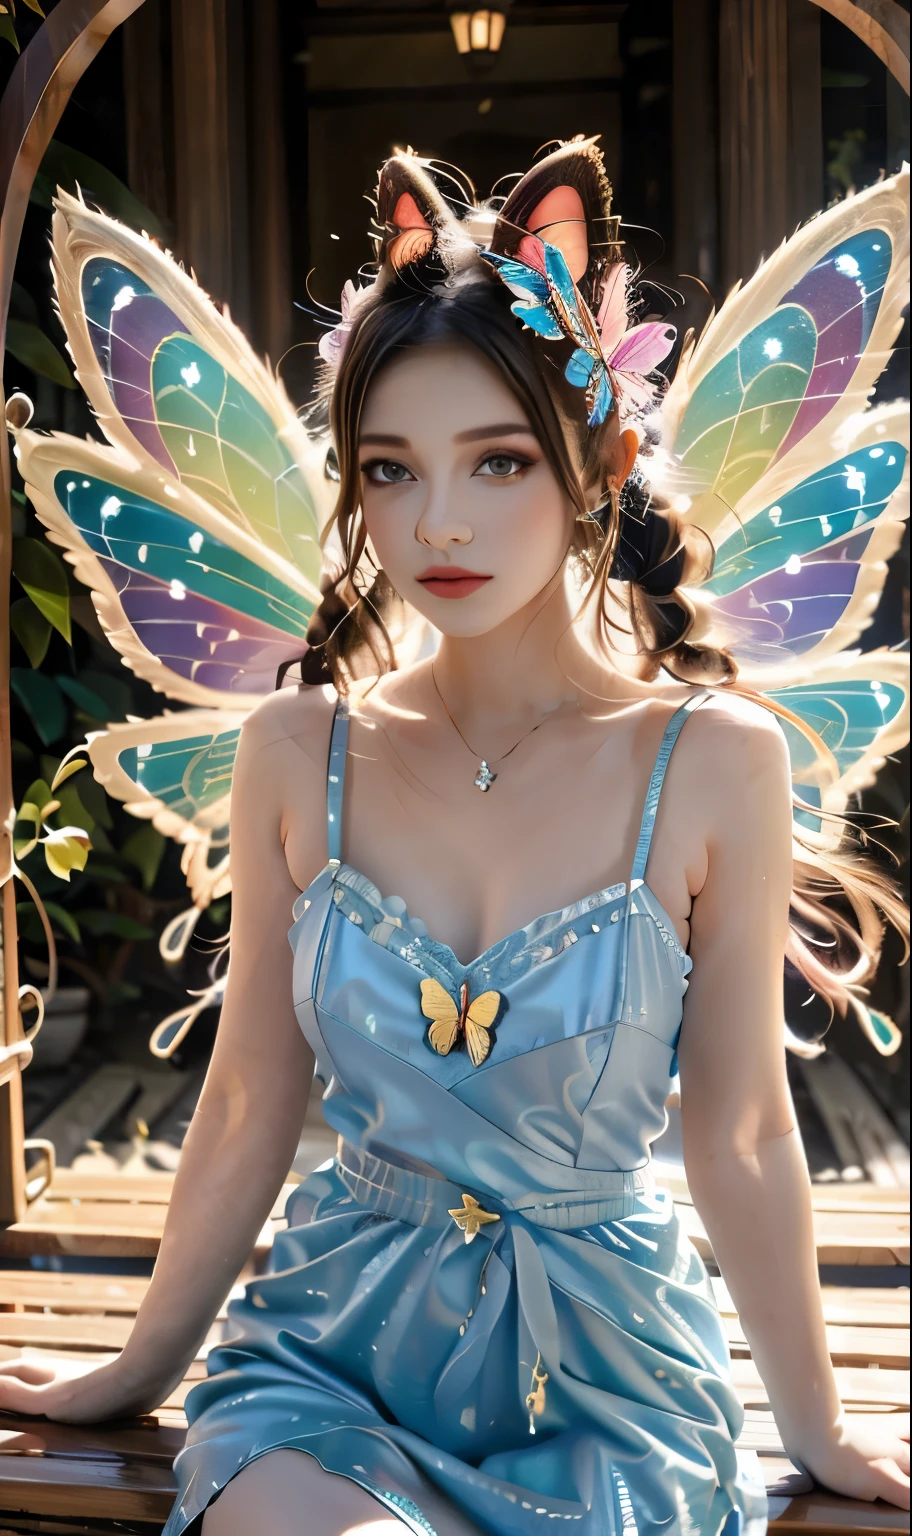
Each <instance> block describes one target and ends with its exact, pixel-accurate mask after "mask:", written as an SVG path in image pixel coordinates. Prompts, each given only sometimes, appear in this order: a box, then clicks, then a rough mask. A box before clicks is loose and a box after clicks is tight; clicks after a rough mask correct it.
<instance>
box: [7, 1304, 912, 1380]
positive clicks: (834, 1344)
mask: <svg viewBox="0 0 912 1536" xmlns="http://www.w3.org/2000/svg"><path fill="white" fill-rule="evenodd" d="M725 1331H726V1333H727V1335H728V1346H729V1349H730V1350H731V1351H732V1354H733V1355H734V1356H737V1357H739V1358H744V1357H745V1356H749V1355H750V1346H749V1345H748V1342H747V1340H746V1338H745V1336H744V1330H743V1329H742V1327H741V1323H740V1321H739V1320H738V1318H734V1317H730V1318H726V1319H725ZM0 1336H2V1319H0ZM827 1347H828V1349H829V1351H830V1359H831V1360H832V1362H833V1364H834V1365H857V1366H869V1365H884V1366H889V1367H891V1368H892V1369H893V1370H896V1371H907V1370H908V1369H909V1331H908V1329H906V1328H845V1327H840V1326H839V1325H838V1324H837V1325H834V1324H828V1325H827Z"/></svg>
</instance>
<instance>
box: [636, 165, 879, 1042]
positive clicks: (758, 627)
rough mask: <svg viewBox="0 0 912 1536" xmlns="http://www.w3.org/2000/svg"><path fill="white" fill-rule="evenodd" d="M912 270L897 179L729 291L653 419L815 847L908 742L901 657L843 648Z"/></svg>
mask: <svg viewBox="0 0 912 1536" xmlns="http://www.w3.org/2000/svg"><path fill="white" fill-rule="evenodd" d="M908 269H909V235H908V173H907V171H903V172H902V173H901V174H900V175H898V176H896V177H893V178H891V179H890V180H889V181H885V182H882V183H880V184H879V185H878V186H875V187H872V188H870V189H869V190H868V191H866V192H863V193H861V194H859V195H858V196H857V197H854V198H851V199H847V200H846V201H845V202H844V203H840V204H838V205H837V206H836V207H834V208H832V209H830V210H828V211H827V212H826V213H824V214H821V215H820V216H819V217H818V218H816V219H814V220H813V221H812V222H811V223H809V224H808V225H806V226H805V227H804V228H803V229H802V230H800V231H799V232H798V234H797V235H795V236H794V237H793V238H792V239H791V240H789V241H787V242H786V243H785V244H784V245H783V246H782V247H781V248H780V249H779V250H778V251H777V252H776V253H775V255H774V256H772V257H771V258H770V259H769V260H768V261H767V262H765V263H764V264H763V266H761V268H760V269H759V271H758V272H757V273H756V275H755V276H754V277H753V278H752V279H751V281H750V282H749V283H747V284H746V285H745V287H743V288H741V289H739V290H736V291H735V292H734V293H733V294H732V295H731V296H730V297H729V298H728V299H727V300H726V302H725V304H724V305H723V306H722V308H721V310H720V312H719V314H718V315H717V316H716V317H715V318H714V319H712V320H711V321H710V323H709V325H708V326H707V328H706V330H705V331H704V333H703V335H702V336H701V337H700V339H699V342H697V343H696V345H694V344H693V343H692V342H691V344H690V346H689V348H686V349H685V353H684V355H683V357H682V362H681V365H680V366H679V369H678V373H677V375H676V377H675V380H674V382H673V384H672V386H671V388H670V390H669V392H668V394H667V396H666V398H665V401H664V404H663V407H662V420H663V453H664V462H663V463H661V462H660V464H659V469H658V472H657V474H656V475H655V480H656V483H657V485H658V486H659V488H660V489H661V490H663V491H664V492H665V494H666V495H668V496H669V497H670V499H671V504H672V505H673V506H675V507H676V508H677V509H678V510H679V511H681V512H683V513H684V515H685V516H686V517H687V519H688V520H689V521H692V522H693V523H695V524H697V525H699V526H700V527H702V528H704V529H705V530H706V531H707V532H708V533H709V535H710V536H711V538H712V540H713V544H714V546H715V551H716V559H715V567H714V571H713V575H712V578H711V580H710V581H709V582H708V583H707V584H706V585H705V586H704V587H702V588H701V589H700V593H701V594H702V595H703V596H705V597H708V598H709V600H710V602H711V609H710V614H709V623H710V627H709V631H708V634H707V638H708V639H710V640H711V641H713V642H714V643H718V644H723V645H727V646H728V648H729V650H730V651H731V653H732V655H733V657H734V659H735V661H736V662H737V663H738V667H739V682H740V684H741V685H742V686H744V687H745V688H747V689H749V690H752V691H754V692H756V693H759V694H762V695H765V696H766V697H767V699H768V700H769V701H770V703H771V705H772V706H773V707H774V708H775V709H776V710H777V711H778V712H779V713H780V717H781V718H782V720H783V725H784V729H785V733H786V737H787V739H788V743H789V748H790V751H791V756H792V766H793V776H794V781H795V787H796V791H797V793H798V795H799V796H800V798H801V799H802V801H804V802H805V804H806V805H808V806H809V807H811V809H810V810H808V811H805V812H802V813H801V817H800V820H801V821H802V822H803V823H804V825H805V827H806V828H807V829H808V830H810V831H811V832H813V833H815V834H818V835H822V834H824V833H825V831H826V830H827V824H826V823H825V822H824V821H822V820H821V818H820V817H817V816H814V814H813V808H819V809H823V810H826V811H833V812H837V813H838V812H841V811H842V810H844V809H845V807H846V804H847V802H848V798H849V796H850V795H852V794H854V793H856V792H857V791H859V790H861V789H864V788H865V787H866V786H868V785H870V784H871V783H872V782H873V779H874V777H875V775H876V773H877V770H878V768H879V767H880V766H881V765H882V763H883V761H884V759H885V757H886V756H887V755H888V754H889V753H890V752H892V751H895V750H896V749H897V748H899V747H900V746H902V745H903V743H904V742H905V741H906V740H907V739H908V728H909V710H908V664H907V659H906V657H905V656H904V655H902V654H898V653H896V652H892V651H888V650H874V651H869V652H867V653H862V652H861V651H856V650H852V649H850V647H853V646H854V645H855V643H856V642H857V641H858V639H859V637H860V635H861V634H862V633H863V631H864V630H865V629H866V628H867V627H868V626H869V625H870V624H871V622H872V619H873V616H874V614H875V611H876V609H877V605H878V602H879V599H880V595H881V592H882V589H883V584H884V579H885V576H886V569H887V561H888V559H889V557H890V555H891V554H892V553H893V552H894V551H895V550H896V548H897V547H898V545H899V542H900V539H901V536H902V523H903V520H904V519H905V517H906V516H907V515H908V447H909V439H908V406H907V405H906V404H905V403H903V402H899V403H895V404H889V405H883V406H878V407H875V408H870V407H869V397H870V395H871V393H872V392H873V389H874V386H875V384H876V382H877V379H878V377H879V375H880V373H881V372H882V370H883V368H884V366H885V364H886V362H887V361H888V359H889V355H890V347H891V345H892V343H893V341H894V340H895V337H896V335H897V332H898V330H899V326H900V324H901V314H902V308H903V305H904V304H905V303H906V300H907V283H908ZM870 1032H871V1035H872V1038H873V1039H874V1040H875V1043H876V1044H878V1046H879V1047H880V1048H881V1049H884V1048H885V1040H884V1039H883V1038H879V1037H878V1032H877V1030H876V1029H875V1028H873V1026H872V1029H871V1031H870ZM895 1043H896V1042H895V1037H894V1036H892V1035H891V1036H890V1039H889V1042H888V1044H889V1048H893V1046H894V1045H895Z"/></svg>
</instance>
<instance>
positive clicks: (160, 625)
mask: <svg viewBox="0 0 912 1536" xmlns="http://www.w3.org/2000/svg"><path fill="white" fill-rule="evenodd" d="M16 451H17V455H18V458H19V465H20V468H21V471H22V474H23V478H24V479H25V481H26V483H27V485H28V488H29V496H30V498H31V500H32V501H33V503H34V505H35V507H36V510H37V512H38V515H39V517H40V518H41V520H42V522H43V523H44V524H45V526H46V527H47V529H48V532H49V534H50V537H51V539H52V540H53V542H54V543H56V544H59V545H60V546H61V547H62V548H63V550H64V553H65V556H66V558H67V559H68V560H69V561H70V563H71V564H72V565H73V566H74V568H75V571H76V574H77V576H78V577H79V579H80V581H82V582H84V583H85V585H86V586H88V587H89V588H90V589H91V591H92V594H93V598H94V602H95V607H96V609H97V611H98V615H99V618H100V620H101V623H102V625H103V627H104V629H105V631H106V633H107V634H108V636H109V638H110V640H111V643H112V644H113V645H114V646H115V647H116V649H117V650H118V651H119V652H120V653H121V655H122V656H123V657H124V659H125V660H126V661H127V663H128V665H129V666H130V667H131V669H132V670H133V671H134V672H135V673H136V674H137V675H138V676H140V677H143V678H145V679H146V680H147V681H148V682H150V683H151V684H152V686H153V687H154V688H157V689H159V690H160V691H162V692H165V693H167V694H168V695H169V696H170V697H171V698H174V699H180V700H183V701H185V702H187V703H190V704H199V705H209V706H217V705H219V704H223V703H224V704H226V705H228V706H234V707H237V706H238V705H239V704H241V703H242V702H243V703H246V704H248V705H252V704H253V703H254V702H255V701H256V699H257V698H258V697H259V696H260V695H261V694H263V693H266V692H269V691H271V690H272V688H273V687H274V686H275V677H276V671H277V668H278V666H279V665H280V664H281V662H283V661H288V660H294V659H295V658H297V657H300V656H301V654H302V653H303V651H304V649H305V647H306V640H305V637H306V633H307V626H308V623H309V621H310V617H311V615H312V613H313V611H314V608H315V606H316V604H317V603H318V602H319V600H320V595H319V589H318V588H317V587H316V586H315V585H312V584H311V582H310V581H309V579H308V578H307V577H306V576H305V575H304V574H303V573H302V572H301V571H300V570H299V569H298V568H297V567H296V566H294V565H292V564H291V563H290V562H289V561H287V560H284V559H282V557H281V556H279V555H277V554H275V553H274V552H273V551H272V550H270V549H268V548H267V547H265V546H264V545H263V544H261V543H260V542H259V541H258V540H257V539H256V538H255V537H254V536H252V535H251V534H249V533H247V532H246V531H244V530H243V529H241V528H240V527H239V526H237V524H236V523H233V522H231V521H229V519H228V518H227V517H225V516H224V514H223V513H222V512H220V511H219V510H217V509H216V508H215V507H213V506H211V505H210V504H208V503H206V502H204V501H202V499H201V498H200V497H199V496H197V495H196V494H195V492H193V491H192V490H190V489H189V488H188V487H186V486H184V485H181V484H180V483H179V482H177V481H175V480H173V478H172V477H170V476H167V475H166V474H164V473H163V472H162V471H161V470H160V469H158V468H157V467H156V468H155V469H154V470H153V469H150V468H148V467H147V466H146V465H143V466H137V465H136V463H135V462H134V461H133V460H132V459H128V458H127V457H126V455H124V454H122V453H120V452H115V451H113V450H111V449H109V448H104V447H103V446H102V445H100V444H97V443H93V442H88V441H87V442H82V443H80V442H78V441H77V440H76V439H74V438H66V437H58V436H53V437H42V436H39V435H38V434H37V433H33V432H19V433H18V434H17V443H16Z"/></svg>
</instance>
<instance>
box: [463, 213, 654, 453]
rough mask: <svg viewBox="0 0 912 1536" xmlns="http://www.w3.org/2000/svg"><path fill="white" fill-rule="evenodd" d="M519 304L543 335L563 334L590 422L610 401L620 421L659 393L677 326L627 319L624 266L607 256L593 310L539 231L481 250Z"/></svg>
mask: <svg viewBox="0 0 912 1536" xmlns="http://www.w3.org/2000/svg"><path fill="white" fill-rule="evenodd" d="M481 257H482V260H484V261H487V262H490V264H491V265H492V266H493V267H494V269H495V270H496V271H497V273H498V275H499V276H500V277H501V279H502V280H503V282H504V283H506V285H507V287H508V288H509V289H510V292H511V293H513V294H515V295H516V296H517V302H516V303H514V304H512V305H511V306H510V307H511V309H512V311H513V313H514V315H516V317H517V319H519V320H522V322H523V323H524V324H525V325H527V326H529V327H530V329H532V330H533V331H535V332H536V333H537V334H538V335H539V336H543V337H544V338H545V340H547V341H561V340H564V339H566V340H567V341H571V342H573V344H574V351H573V353H572V355H571V357H570V360H569V362H568V363H567V366H566V369H565V370H564V372H565V375H566V377H567V379H568V380H569V381H570V383H571V384H575V385H577V386H578V388H580V389H584V390H585V391H586V410H587V416H588V422H589V425H590V427H596V426H599V425H600V423H601V422H603V421H604V420H605V418H606V417H607V416H608V414H609V412H610V411H612V410H613V409H614V408H615V407H616V408H617V410H618V415H619V417H620V419H621V420H625V419H626V418H627V417H629V416H631V415H634V414H636V413H638V412H642V411H643V410H645V409H646V407H647V406H649V405H650V404H651V403H652V401H653V400H654V398H655V397H656V394H657V392H658V388H659V385H658V382H657V381H655V380H650V379H649V378H648V377H647V375H649V374H650V373H652V372H654V370H655V369H656V368H658V366H659V364H660V363H661V362H664V360H665V358H666V357H667V356H668V354H669V353H670V352H671V349H672V347H673V346H674V343H675V338H676V335H677V332H676V330H675V327H674V326H673V325H667V324H666V323H665V322H664V321H654V320H652V321H646V322H645V323H643V324H640V325H630V323H629V313H628V302H629V299H628V294H629V289H630V268H629V267H628V266H627V263H626V262H623V261H618V262H613V263H612V264H611V265H610V266H609V268H608V272H607V275H606V277H605V282H604V286H603V289H602V295H601V302H600V304H599V308H598V313H597V314H595V315H593V313H592V311H591V309H590V308H589V306H588V304H587V303H586V301H585V299H584V298H583V296H582V294H581V293H580V291H579V289H578V288H577V286H576V284H575V282H574V281H573V277H572V276H571V273H570V269H569V267H568V265H567V261H566V259H565V257H564V255H563V253H562V252H561V251H560V250H559V249H558V248H557V247H556V246H553V245H550V244H549V243H548V241H546V240H543V239H541V238H540V237H539V236H534V235H526V236H524V237H523V239H522V240H521V241H520V244H519V247H518V249H517V253H516V255H515V256H504V255H499V254H498V253H497V252H495V251H482V252H481Z"/></svg>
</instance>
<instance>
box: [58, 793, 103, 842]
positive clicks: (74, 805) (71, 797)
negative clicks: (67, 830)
mask: <svg viewBox="0 0 912 1536" xmlns="http://www.w3.org/2000/svg"><path fill="white" fill-rule="evenodd" d="M57 798H58V802H59V804H60V811H61V815H62V817H63V820H64V821H69V822H74V823H75V824H76V826H79V827H85V829H86V831H87V832H88V833H91V832H92V830H93V825H94V824H93V821H92V818H91V816H90V815H89V813H88V811H87V810H86V808H85V805H84V804H83V801H82V796H81V795H80V793H79V790H78V789H77V788H76V785H75V784H64V785H63V786H62V788H61V789H59V790H58V791H57Z"/></svg>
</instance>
